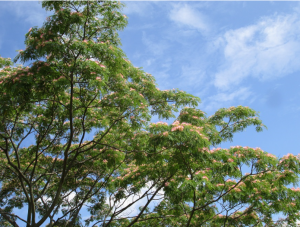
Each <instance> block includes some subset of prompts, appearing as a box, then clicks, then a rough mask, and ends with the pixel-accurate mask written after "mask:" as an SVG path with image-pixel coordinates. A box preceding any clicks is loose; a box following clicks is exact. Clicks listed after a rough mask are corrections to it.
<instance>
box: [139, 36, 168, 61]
mask: <svg viewBox="0 0 300 227" xmlns="http://www.w3.org/2000/svg"><path fill="white" fill-rule="evenodd" d="M142 41H143V43H144V44H145V45H146V46H147V48H148V49H149V51H150V52H151V53H152V54H153V55H154V56H157V55H162V54H164V52H165V50H166V49H168V47H169V46H170V45H169V44H168V43H167V41H166V40H154V38H153V37H151V36H149V37H148V36H147V35H146V33H145V32H143V38H142Z"/></svg>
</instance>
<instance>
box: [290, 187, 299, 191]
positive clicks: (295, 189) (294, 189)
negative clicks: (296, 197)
mask: <svg viewBox="0 0 300 227" xmlns="http://www.w3.org/2000/svg"><path fill="white" fill-rule="evenodd" d="M291 190H292V191H294V192H300V188H291Z"/></svg>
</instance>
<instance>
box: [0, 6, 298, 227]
mask: <svg viewBox="0 0 300 227" xmlns="http://www.w3.org/2000/svg"><path fill="white" fill-rule="evenodd" d="M42 5H43V7H44V8H45V9H47V10H50V11H54V14H53V15H52V16H50V17H48V18H47V21H46V22H45V23H44V25H43V26H42V27H41V28H37V27H34V28H31V29H30V30H29V32H28V33H27V34H26V39H25V44H26V49H25V50H20V52H19V54H18V55H17V57H16V58H15V62H16V61H17V60H20V61H21V62H23V63H25V62H29V63H30V64H29V66H27V67H24V66H22V65H17V66H13V64H12V62H11V61H10V59H7V58H0V67H1V68H2V69H1V71H0V93H1V95H0V132H1V133H0V151H1V153H0V173H1V174H0V182H1V184H0V226H28V227H35V226H45V225H46V226H48V227H50V226H96V225H97V226H127V227H129V226H143V227H144V226H149V227H150V226H174V227H175V226H211V227H212V226H275V220H273V218H274V217H273V216H272V215H273V214H277V213H279V212H283V214H285V215H286V217H287V218H286V221H287V222H288V223H289V225H290V226H292V225H293V223H294V222H295V220H296V219H298V218H299V213H298V211H299V210H300V199H299V197H300V189H299V188H290V187H288V186H290V185H291V184H294V183H297V182H298V175H299V159H298V157H296V156H294V155H292V154H288V155H286V156H284V157H283V158H281V159H278V158H276V157H275V156H273V155H271V154H269V153H267V152H264V151H262V150H261V149H260V148H250V147H240V146H236V147H231V148H229V149H221V148H213V146H216V145H218V144H220V143H221V142H223V141H226V140H228V139H229V140H231V139H232V137H233V134H234V133H235V132H239V131H242V130H243V129H244V128H246V127H247V126H249V125H254V126H256V130H257V131H261V130H262V127H263V125H262V123H261V120H259V119H258V118H257V113H256V112H255V111H254V110H252V109H250V108H248V107H242V106H238V107H230V108H222V109H220V110H218V111H217V112H216V113H215V114H214V115H212V116H210V117H207V116H206V115H205V113H204V112H202V111H201V110H198V109H196V108H195V107H196V106H197V103H198V102H199V101H200V100H199V98H197V97H194V96H192V95H190V94H187V93H186V92H183V91H180V90H178V89H173V90H165V91H161V90H159V89H158V88H157V85H156V84H155V80H154V78H153V77H152V76H151V75H149V74H147V73H145V72H144V71H143V70H142V69H140V68H136V67H134V66H133V65H132V64H131V63H130V61H128V60H127V59H126V56H125V54H124V53H123V52H122V50H121V49H120V47H119V45H120V42H119V39H118V35H117V30H120V29H123V28H124V27H125V25H126V23H127V20H126V16H124V15H122V14H121V13H120V9H121V6H122V5H121V4H120V3H118V2H111V1H78V2H75V1H73V2H69V1H68V2H62V1H55V2H51V1H45V2H43V3H42ZM183 107H184V108H183ZM180 109H181V112H180V115H179V117H178V118H177V119H176V120H175V121H174V123H173V124H171V125H170V124H167V123H165V122H158V123H150V120H151V116H153V115H158V116H159V117H160V118H161V119H169V118H172V117H174V112H176V111H178V110H180ZM27 145H29V146H27ZM212 148H213V149H212ZM244 166H246V168H248V169H249V171H248V172H249V173H244V170H245V168H244ZM141 201H142V205H141V206H140V208H139V209H136V210H135V213H133V214H131V213H130V212H129V211H131V210H132V209H133V208H136V206H137V205H136V204H141ZM22 207H23V209H25V210H26V217H24V216H22V215H21V216H20V215H19V214H18V212H17V208H22ZM133 210H134V209H133ZM83 212H84V215H83ZM15 213H17V214H15ZM83 216H84V217H83ZM277 225H278V223H277Z"/></svg>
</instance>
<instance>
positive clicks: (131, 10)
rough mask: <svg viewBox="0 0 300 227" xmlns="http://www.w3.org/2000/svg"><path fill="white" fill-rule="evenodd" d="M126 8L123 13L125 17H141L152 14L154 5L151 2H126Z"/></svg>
mask: <svg viewBox="0 0 300 227" xmlns="http://www.w3.org/2000/svg"><path fill="white" fill-rule="evenodd" d="M124 3H125V5H126V6H125V7H124V8H123V10H122V12H123V13H124V14H125V15H132V14H138V15H139V16H146V15H147V13H151V12H152V10H151V9H150V8H152V3H151V2H134V1H128V2H124Z"/></svg>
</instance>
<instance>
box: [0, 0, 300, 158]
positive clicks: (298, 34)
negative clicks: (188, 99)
mask: <svg viewBox="0 0 300 227" xmlns="http://www.w3.org/2000/svg"><path fill="white" fill-rule="evenodd" d="M124 3H125V4H126V5H127V7H125V8H124V10H123V12H124V14H126V15H127V16H128V22H129V23H128V26H127V27H126V28H125V29H124V30H123V31H122V32H120V37H121V41H122V49H123V50H124V51H125V53H126V54H127V56H128V58H129V59H130V60H131V62H132V63H133V64H134V65H135V66H136V67H143V69H144V71H146V72H148V73H151V74H152V75H153V76H154V77H155V78H156V80H157V83H158V86H159V88H160V89H163V90H164V89H172V88H179V89H180V90H185V91H187V92H189V93H191V94H193V95H195V96H198V97H200V98H201V100H202V103H201V104H200V106H199V108H200V109H201V110H203V111H205V112H206V113H207V114H208V115H211V114H213V113H214V112H215V111H216V110H217V109H218V108H221V107H230V106H237V105H243V106H249V107H251V108H253V109H255V110H256V111H259V112H260V117H261V119H262V120H263V123H264V124H265V125H266V126H267V127H268V130H264V131H263V132H261V133H257V132H255V129H254V128H251V127H250V128H248V129H247V130H246V131H244V132H243V133H239V134H237V135H236V136H235V137H234V140H233V142H232V143H223V144H221V147H229V146H232V145H241V146H250V147H261V148H262V149H263V150H265V151H267V152H269V153H272V154H274V155H276V156H278V157H282V156H283V155H285V154H287V153H293V154H295V155H296V154H298V153H300V152H299V148H298V147H297V141H298V139H299V136H300V133H299V128H300V101H299V100H300V78H299V73H300V60H299V58H300V29H299V27H300V4H299V2H276V1H275V2H257V1H256V2H236V1H233V2H200V1H193V2H179V1H176V2H169V1H163V2H161V1H156V2H154V1H147V2H145V1H140V2H139V1H133V2H124ZM47 15H50V13H49V12H45V11H44V9H42V8H41V4H40V3H39V2H37V1H34V2H4V1H0V30H1V32H0V55H1V56H2V57H10V58H12V59H13V58H14V57H15V55H16V53H17V52H15V51H16V50H19V49H24V47H25V45H24V40H25V36H24V35H25V33H26V32H27V31H28V30H29V28H30V27H33V26H41V25H42V24H43V22H44V20H45V18H46V16H47ZM153 121H158V119H156V118H154V119H153Z"/></svg>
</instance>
